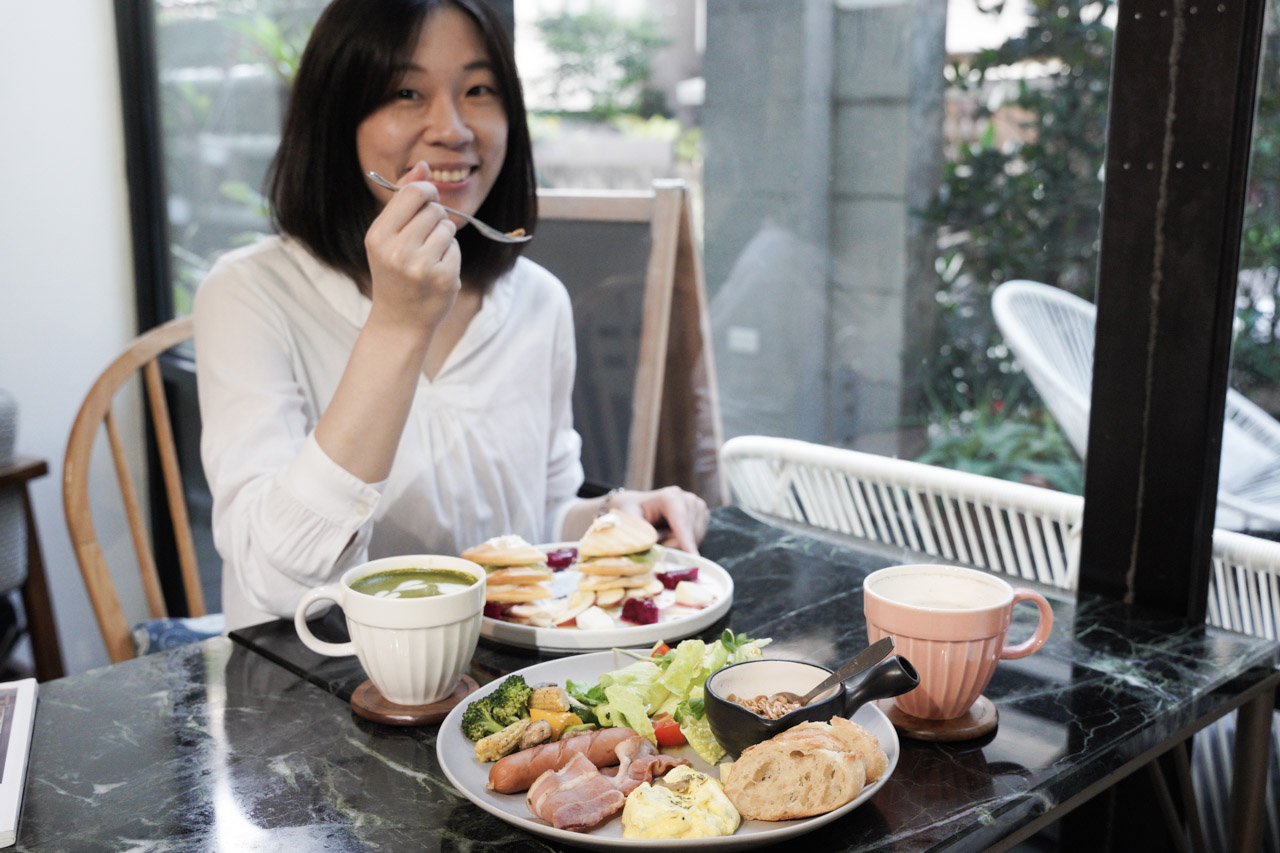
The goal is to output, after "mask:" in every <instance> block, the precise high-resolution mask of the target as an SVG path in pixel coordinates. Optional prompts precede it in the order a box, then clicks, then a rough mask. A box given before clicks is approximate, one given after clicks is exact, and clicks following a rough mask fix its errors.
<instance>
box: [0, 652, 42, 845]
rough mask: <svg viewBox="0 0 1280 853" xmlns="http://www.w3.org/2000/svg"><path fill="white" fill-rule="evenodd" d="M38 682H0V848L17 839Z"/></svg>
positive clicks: (33, 726) (30, 680) (29, 679)
mask: <svg viewBox="0 0 1280 853" xmlns="http://www.w3.org/2000/svg"><path fill="white" fill-rule="evenodd" d="M36 690H37V687H36V680H35V679H34V678H24V679H22V680H20V681H6V682H2V683H0V847H10V846H12V845H13V843H14V842H15V841H16V840H17V834H18V815H19V813H20V812H21V810H22V791H23V788H24V787H25V786H26V779H27V755H28V753H29V752H30V750H31V733H32V731H33V730H34V728H35V725H34V724H35V718H36Z"/></svg>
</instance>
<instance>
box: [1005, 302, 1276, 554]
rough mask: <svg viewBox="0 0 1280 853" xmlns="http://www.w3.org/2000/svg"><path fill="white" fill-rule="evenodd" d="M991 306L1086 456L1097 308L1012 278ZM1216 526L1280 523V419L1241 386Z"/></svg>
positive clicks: (1231, 408) (1225, 434)
mask: <svg viewBox="0 0 1280 853" xmlns="http://www.w3.org/2000/svg"><path fill="white" fill-rule="evenodd" d="M991 311H992V314H993V315H994V316H995V321H996V325H997V326H998V327H999V328H1000V332H1001V334H1003V335H1004V339H1005V343H1007V344H1008V345H1009V349H1010V350H1012V351H1013V354H1014V355H1015V356H1017V359H1018V362H1019V363H1020V364H1021V365H1022V369H1023V370H1024V371H1025V372H1026V374H1027V377H1028V378H1030V380H1031V384H1032V385H1034V386H1035V389H1036V391H1037V392H1039V394H1040V397H1041V398H1042V399H1043V400H1044V404H1045V406H1046V407H1048V409H1049V411H1050V413H1052V415H1053V417H1054V419H1055V420H1057V422H1058V425H1059V426H1060V427H1061V428H1062V432H1063V434H1064V435H1066V437H1067V440H1068V441H1069V442H1071V446H1072V447H1073V448H1075V450H1076V452H1077V453H1078V454H1079V455H1080V458H1081V459H1084V458H1085V451H1086V449H1087V445H1088V438H1089V398H1090V395H1091V392H1092V387H1093V344H1094V327H1095V325H1096V321H1097V308H1096V307H1095V306H1094V305H1093V304H1092V303H1090V302H1088V301H1087V300H1084V299H1081V298H1080V297H1078V296H1075V295H1074V294H1071V293H1067V292H1066V291H1065V290H1062V289H1060V288H1057V287H1051V286H1050V285H1047V284H1041V283H1039V282H1035V281H1007V282H1005V283H1004V284H1001V285H1000V286H999V287H997V288H996V289H995V292H994V293H993V294H992V296H991ZM1215 525H1216V526H1217V527H1220V528H1232V529H1244V530H1247V529H1249V528H1250V527H1260V528H1263V529H1268V530H1274V529H1277V528H1280V423H1277V422H1276V420H1275V419H1274V418H1272V417H1271V416H1270V415H1269V414H1267V413H1266V412H1265V411H1263V410H1262V409H1261V408H1259V407H1258V406H1256V405H1254V404H1253V403H1252V402H1250V401H1249V399H1248V398H1247V397H1245V396H1244V395H1243V394H1241V393H1240V392H1239V391H1236V390H1234V389H1228V390H1227V403H1226V420H1225V422H1224V424H1223V429H1222V462H1221V465H1220V467H1219V469H1218V512H1217V517H1216V519H1215Z"/></svg>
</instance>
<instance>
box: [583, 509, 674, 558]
mask: <svg viewBox="0 0 1280 853" xmlns="http://www.w3.org/2000/svg"><path fill="white" fill-rule="evenodd" d="M657 544H658V531H657V529H655V528H654V526H653V525H652V524H650V523H649V522H647V521H645V520H644V519H643V518H638V517H637V516H634V515H630V514H628V513H625V512H619V511H618V510H613V511H611V512H606V513H602V514H600V515H597V516H596V517H595V520H594V521H592V522H591V527H589V528H587V532H586V533H584V534H583V535H582V540H581V541H580V542H578V559H579V560H589V559H591V558H593V557H621V556H622V555H623V554H635V553H637V552H640V551H647V550H649V549H650V548H652V547H653V546H654V545H657Z"/></svg>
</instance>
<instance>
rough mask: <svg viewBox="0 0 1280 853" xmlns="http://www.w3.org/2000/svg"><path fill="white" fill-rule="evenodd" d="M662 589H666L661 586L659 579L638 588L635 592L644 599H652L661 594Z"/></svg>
mask: <svg viewBox="0 0 1280 853" xmlns="http://www.w3.org/2000/svg"><path fill="white" fill-rule="evenodd" d="M664 589H666V587H665V586H663V585H662V580H661V579H659V578H654V579H653V580H651V581H649V582H648V583H647V584H645V585H644V586H642V587H640V589H639V590H637V592H639V594H640V595H642V596H644V597H645V598H653V597H654V596H655V595H657V594H658V593H660V592H662V591H663V590H664Z"/></svg>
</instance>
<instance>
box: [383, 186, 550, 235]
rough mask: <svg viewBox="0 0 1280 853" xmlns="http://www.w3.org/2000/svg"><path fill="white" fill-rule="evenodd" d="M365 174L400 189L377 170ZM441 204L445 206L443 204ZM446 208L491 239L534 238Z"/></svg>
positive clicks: (446, 208) (393, 189) (391, 187)
mask: <svg viewBox="0 0 1280 853" xmlns="http://www.w3.org/2000/svg"><path fill="white" fill-rule="evenodd" d="M365 176H366V177H368V178H369V180H371V181H373V182H374V183H375V184H377V185H378V186H380V187H384V188H386V189H389V190H391V191H392V192H395V191H396V190H398V189H400V188H399V187H398V186H396V185H395V184H393V183H391V182H390V181H388V180H387V179H386V178H384V177H382V176H381V175H379V174H378V173H377V172H365ZM440 206H441V207H444V205H443V204H442V205H440ZM444 209H445V211H446V212H448V213H452V214H453V215H454V216H456V217H458V218H459V219H465V220H467V221H468V222H470V223H471V224H472V225H474V226H475V229H476V230H477V231H479V232H480V233H481V234H483V235H484V236H486V237H488V238H489V239H490V240H494V241H496V242H499V243H527V242H529V241H530V240H532V239H533V235H531V234H521V235H519V236H515V235H512V234H507V233H505V232H503V231H499V230H498V229H497V228H494V227H493V226H492V225H490V224H489V223H487V222H481V221H480V220H479V219H476V218H475V217H474V216H471V215H470V214H467V213H463V212H462V211H461V210H454V209H453V208H452V207H444Z"/></svg>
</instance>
